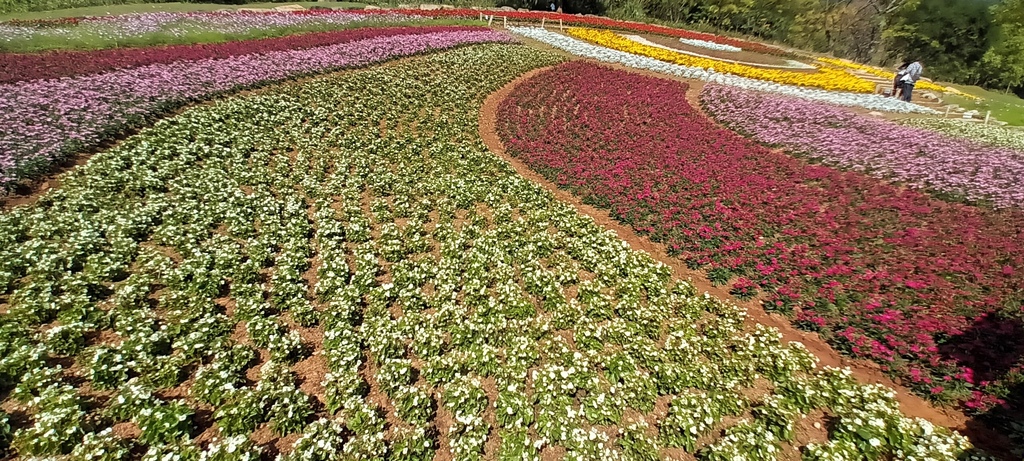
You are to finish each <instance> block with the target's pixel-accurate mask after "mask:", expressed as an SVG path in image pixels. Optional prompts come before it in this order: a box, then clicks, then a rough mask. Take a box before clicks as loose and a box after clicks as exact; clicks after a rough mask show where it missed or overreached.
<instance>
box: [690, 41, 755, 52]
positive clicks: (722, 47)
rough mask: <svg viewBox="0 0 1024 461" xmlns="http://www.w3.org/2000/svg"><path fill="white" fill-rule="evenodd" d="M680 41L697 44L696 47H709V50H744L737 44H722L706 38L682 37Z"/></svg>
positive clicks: (691, 44) (692, 44)
mask: <svg viewBox="0 0 1024 461" xmlns="http://www.w3.org/2000/svg"><path fill="white" fill-rule="evenodd" d="M679 41H680V42H682V43H683V44H684V45H690V46H695V47H698V48H707V49H709V50H715V51H728V52H730V53H736V52H739V51H743V49H742V48H740V47H737V46H732V45H722V44H720V43H715V42H708V41H704V40H695V39H692V38H680V39H679Z"/></svg>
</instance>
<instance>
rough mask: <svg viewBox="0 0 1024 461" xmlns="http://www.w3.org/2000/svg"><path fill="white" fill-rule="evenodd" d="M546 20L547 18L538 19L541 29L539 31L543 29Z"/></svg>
mask: <svg viewBox="0 0 1024 461" xmlns="http://www.w3.org/2000/svg"><path fill="white" fill-rule="evenodd" d="M546 19H547V18H540V28H541V29H543V28H544V21H545V20H546Z"/></svg>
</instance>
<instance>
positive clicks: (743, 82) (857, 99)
mask: <svg viewBox="0 0 1024 461" xmlns="http://www.w3.org/2000/svg"><path fill="white" fill-rule="evenodd" d="M510 29H511V30H512V32H514V33H516V34H519V35H522V36H524V37H528V38H532V39H534V40H538V41H540V42H543V43H546V44H548V45H551V46H553V47H556V48H559V49H562V50H565V51H567V52H569V53H571V54H574V55H577V56H583V57H587V58H592V59H596V60H598V61H603V62H609V63H615V64H622V65H625V66H628V67H633V68H637V69H644V70H652V71H655V72H661V73H665V74H669V75H678V76H680V77H685V78H692V79H697V80H704V81H707V82H715V83H721V84H724V85H731V86H736V87H740V88H746V89H751V90H758V91H764V92H768V93H778V94H783V95H788V96H795V97H798V98H801V99H808V100H811V101H821V102H827V103H830V104H835V105H839V106H849V107H862V108H865V109H871V110H881V111H886V112H900V113H929V114H930V113H935V111H934V110H932V109H929V108H927V107H922V106H919V105H917V104H912V103H907V102H903V101H900V100H897V99H894V98H887V97H884V96H881V95H875V94H860V93H842V92H836V91H825V90H819V89H815V88H804V87H798V86H792V85H782V84H779V83H773V82H766V81H762V80H755V79H752V78H746V77H739V76H736V75H729V74H723V73H720V72H717V71H714V70H710V69H705V68H701V67H691V66H682V65H678V64H671V63H668V62H665V61H661V60H658V59H654V58H650V57H647V56H639V55H636V54H632V53H627V52H624V51H619V50H613V49H610V48H605V47H601V46H596V45H592V44H590V43H587V42H584V41H581V40H577V39H575V38H572V37H567V36H565V35H562V34H558V33H555V32H551V31H547V30H544V29H540V28H536V27H511V28H510Z"/></svg>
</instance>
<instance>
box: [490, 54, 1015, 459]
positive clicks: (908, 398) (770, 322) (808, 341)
mask: <svg viewBox="0 0 1024 461" xmlns="http://www.w3.org/2000/svg"><path fill="white" fill-rule="evenodd" d="M586 61H588V62H593V63H595V64H598V65H602V66H605V67H611V68H615V69H619V70H624V71H627V72H631V73H637V74H642V75H647V76H653V77H657V78H662V79H669V80H677V81H681V82H685V83H687V84H688V85H689V88H688V89H687V99H688V100H689V101H690V104H691V105H694V104H697V105H696V106H694V109H695V110H697V111H698V113H701V114H703V113H704V112H703V110H702V108H701V107H700V105H699V104H698V101H697V95H698V94H699V92H700V89H701V88H702V87H703V84H702V83H703V82H696V84H695V82H692V81H690V80H687V79H682V78H673V77H670V76H666V75H662V74H658V73H655V72H643V71H637V70H636V69H629V68H625V67H623V66H608V65H605V64H604V63H599V62H597V61H592V60H589V59H587V60H586ZM554 67H555V66H549V67H543V68H540V69H534V70H532V71H530V72H527V73H525V74H523V75H520V76H519V77H518V78H516V79H515V80H513V81H511V82H509V83H508V84H507V85H505V86H504V87H502V88H501V89H499V90H498V91H496V92H494V93H491V94H490V95H489V96H488V97H487V99H486V100H484V104H483V106H482V107H481V109H480V120H479V129H480V138H481V139H483V141H484V143H485V144H486V145H487V147H488V149H490V150H491V152H492V153H494V154H495V155H497V156H498V157H500V158H501V159H502V160H504V161H506V162H508V163H509V164H510V165H511V166H512V167H513V168H515V170H516V172H517V173H518V174H519V175H521V176H523V177H524V178H526V179H528V180H530V181H533V182H534V183H537V184H538V185H540V186H541V187H543V188H544V189H546V190H548V191H549V192H551V193H552V194H554V196H555V198H557V199H558V200H560V201H562V202H564V203H567V204H569V205H572V206H573V207H574V208H576V210H577V211H578V212H580V213H583V214H585V215H588V216H590V217H591V218H593V219H594V221H595V222H597V224H598V225H600V226H602V227H604V228H605V229H610V230H612V231H614V232H615V233H616V234H617V235H618V236H619V238H621V239H622V240H624V241H626V242H627V243H629V246H630V247H631V248H633V249H634V250H638V251H643V252H646V253H648V254H650V255H651V257H653V258H654V259H655V260H657V261H659V262H661V263H663V264H665V265H666V266H668V267H669V268H670V269H671V270H672V276H673V277H675V278H678V279H682V280H689V281H690V282H691V283H693V284H694V286H695V287H696V288H697V290H698V291H701V292H707V293H709V294H711V295H712V296H715V297H717V298H719V299H723V300H727V301H729V302H731V303H733V304H736V305H738V306H740V307H742V308H744V309H745V310H746V311H747V314H748V316H747V321H748V322H751V323H760V324H763V325H767V326H771V327H774V328H776V329H778V330H779V332H780V333H782V340H783V341H784V342H788V341H799V342H801V343H803V345H804V346H806V347H807V349H808V350H809V351H811V353H813V354H814V355H815V356H817V357H818V359H819V365H820V366H823V367H824V366H833V367H847V368H849V369H850V370H851V371H853V374H854V376H855V377H856V378H857V380H858V381H860V382H862V383H873V384H882V385H884V386H887V387H889V388H892V389H893V390H894V391H895V392H896V398H897V400H898V401H899V403H900V409H901V410H902V411H903V413H904V414H905V415H907V416H910V417H916V418H923V419H925V420H928V421H929V422H931V423H933V424H936V425H940V426H944V427H948V428H950V429H954V430H956V431H958V432H960V433H962V434H964V435H966V436H967V437H969V438H970V439H971V442H972V443H973V444H974V445H975V446H977V447H978V448H981V449H983V450H986V451H987V452H989V454H992V455H995V456H1000V455H1002V456H1001V457H1003V458H1004V459H1010V458H1009V457H1007V455H1008V451H1009V450H1008V448H1007V447H1009V446H1011V443H1010V441H1009V439H1008V438H1007V437H1006V436H1005V435H1003V434H1000V433H997V432H995V431H994V430H992V429H990V428H989V427H987V426H984V425H983V424H981V423H980V422H977V421H975V420H974V419H972V418H970V417H968V416H967V415H965V414H964V413H963V412H961V411H958V410H955V409H950V408H937V407H935V406H933V405H932V404H931V403H929V402H928V401H927V400H925V399H923V398H921V397H918V396H917V395H915V394H914V393H912V392H911V391H910V390H909V389H907V388H905V387H903V386H902V385H900V384H898V383H896V382H895V381H893V380H892V379H890V378H889V377H888V376H886V375H885V373H883V372H882V370H881V368H880V367H879V366H878V364H876V363H874V362H870V361H867V360H860V359H853V358H850V357H846V356H843V355H841V354H840V353H839V352H837V351H836V350H835V349H833V348H832V347H831V346H830V345H829V344H828V343H827V342H825V340H823V339H821V337H820V336H818V334H817V333H813V332H809V331H803V330H799V329H797V328H795V327H793V326H792V325H791V324H790V323H789V320H788V319H787V318H786V317H784V316H782V315H779V314H770V313H768V312H766V311H765V310H764V309H763V308H762V307H761V305H760V304H759V303H757V302H750V301H741V300H739V299H737V298H736V297H734V296H732V295H730V294H729V293H728V291H726V290H724V289H722V288H721V287H716V286H713V285H711V283H709V282H708V281H707V279H706V278H705V276H704V274H703V273H702V272H700V271H695V270H691V269H688V268H687V267H686V265H685V264H683V262H682V260H680V259H679V258H674V257H672V256H669V254H668V251H667V246H666V245H664V244H660V243H656V242H652V241H651V240H649V239H647V238H645V237H642V236H640V235H638V234H637V233H636V232H635V231H634V230H633V228H632V227H629V226H626V225H623V224H621V223H619V222H618V221H616V220H615V218H613V217H612V216H611V214H609V213H608V212H607V211H605V210H602V209H599V208H596V207H593V206H591V205H587V204H584V203H583V202H582V201H581V200H580V199H579V198H578V197H576V196H574V195H573V194H571V193H569V192H567V191H565V190H562V189H559V188H558V186H557V185H556V184H555V183H553V182H551V181H549V180H547V179H546V178H544V176H542V175H540V174H539V173H537V172H535V171H533V170H532V169H530V167H529V166H527V165H526V164H525V163H523V162H522V161H520V160H518V159H516V158H513V157H512V156H510V155H508V153H507V152H506V151H505V146H504V145H503V144H502V142H501V138H500V137H499V136H498V134H497V129H496V128H497V119H498V108H499V106H500V105H501V103H502V101H504V100H505V98H507V97H508V96H509V94H511V93H512V91H513V90H514V89H515V88H516V87H517V86H518V85H520V84H521V83H523V82H525V81H528V80H529V79H531V78H533V77H534V76H536V75H538V74H540V73H543V72H546V71H548V70H551V69H552V68H554Z"/></svg>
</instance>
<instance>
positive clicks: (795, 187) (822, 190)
mask: <svg viewBox="0 0 1024 461" xmlns="http://www.w3.org/2000/svg"><path fill="white" fill-rule="evenodd" d="M498 117H499V119H498V133H499V135H500V136H501V138H502V140H503V141H504V143H505V146H506V147H507V149H508V151H509V152H510V153H511V154H512V155H514V156H516V157H518V158H520V159H522V160H523V161H525V162H526V163H527V164H528V165H530V166H531V167H532V168H533V169H534V170H536V171H538V172H540V173H542V174H544V175H545V176H546V177H548V178H549V179H551V180H552V181H555V182H556V183H557V184H558V185H559V186H560V187H564V188H566V189H568V190H570V191H572V192H574V193H575V194H577V195H579V196H581V198H582V199H583V200H584V201H586V202H588V203H592V204H595V205H598V206H602V207H605V208H607V209H609V210H610V211H611V213H612V214H613V216H615V217H616V218H617V219H619V220H621V221H623V222H624V223H627V224H629V225H632V226H633V227H634V228H635V229H637V230H638V231H639V232H641V233H646V234H647V235H649V236H650V237H651V238H652V239H653V240H656V241H661V242H664V243H666V244H667V245H668V246H669V248H670V251H672V252H673V253H674V254H676V255H678V256H679V257H680V258H682V259H683V260H685V261H686V263H687V264H688V265H689V266H690V267H693V268H695V269H698V268H699V269H704V270H705V271H706V274H707V277H708V279H709V280H710V281H711V282H712V283H715V284H719V285H727V286H729V288H730V290H731V291H732V293H733V294H735V295H736V296H737V297H740V298H750V297H754V296H759V297H760V298H759V299H760V300H761V301H762V302H763V304H764V305H765V307H766V308H768V309H769V310H774V311H778V312H783V313H786V314H789V315H791V316H792V317H793V320H794V322H795V323H796V324H798V325H800V326H802V327H804V328H808V329H812V330H815V331H819V332H820V333H821V334H822V336H823V337H824V338H826V339H827V340H829V341H830V342H831V344H833V345H834V346H835V347H836V348H837V349H840V350H843V351H845V352H846V353H848V354H850V355H852V356H855V357H861V358H867V359H871V360H875V361H877V362H878V363H880V364H881V365H882V366H883V367H884V368H885V369H886V370H887V371H889V372H890V373H892V374H893V375H895V376H898V377H901V378H904V379H905V380H906V381H905V382H906V383H907V384H908V385H910V386H911V387H912V388H914V389H916V390H917V391H919V392H920V393H922V394H924V395H928V396H931V397H932V398H935V399H937V400H943V401H948V402H962V403H965V404H966V405H968V406H971V407H975V408H987V407H989V406H991V405H993V404H996V403H998V402H1000V401H1001V399H1003V398H1004V397H1006V396H1007V395H1008V394H1009V389H1010V388H1012V386H1014V385H1020V384H1021V382H1020V381H1021V374H1020V372H1021V365H1022V359H1021V357H1022V354H1024V328H1022V327H1021V321H1020V320H1021V317H1022V316H1024V315H1022V311H1021V304H1020V303H1021V294H1022V293H1024V212H1022V211H1020V210H1019V209H1005V210H997V209H991V208H978V207H972V206H968V205H964V204H960V203H950V202H946V201H942V200H938V199H935V198H933V197H931V196H929V195H926V194H923V193H921V192H919V191H915V190H913V189H906V188H901V187H897V186H894V185H891V184H889V183H887V182H884V181H880V180H878V179H876V178H873V177H870V176H867V175H865V174H862V173H858V172H844V171H839V170H836V169H833V168H829V167H825V166H820V165H809V164H807V163H806V162H804V161H802V160H800V159H797V158H793V157H790V156H787V155H785V154H783V153H779V152H775V151H772V150H770V149H768V148H766V147H763V146H761V145H758V144H756V143H754V142H753V141H750V140H747V139H745V138H743V137H741V136H739V135H737V134H735V133H733V132H731V131H729V130H727V129H723V128H720V127H718V126H717V125H716V124H715V123H714V122H713V121H711V120H709V119H708V118H706V117H704V116H703V115H700V114H699V113H697V112H696V111H695V110H694V109H693V108H691V107H690V106H689V104H688V103H687V100H686V85H684V84H681V83H678V82H674V81H669V80H663V79H657V78H650V77H643V76H640V75H637V74H633V73H628V72H622V71H616V70H611V69H608V68H604V67H601V66H597V65H593V64H587V63H580V62H575V63H568V64H564V65H562V66H559V67H557V68H555V69H554V70H552V71H549V72H545V73H542V74H539V75H537V76H536V77H535V78H533V79H532V80H530V81H528V82H525V83H524V84H522V85H521V86H519V87H517V88H516V89H515V90H514V91H513V92H512V94H511V95H510V97H509V98H508V99H507V100H506V101H505V102H503V104H502V105H501V107H500V108H499V114H498Z"/></svg>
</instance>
